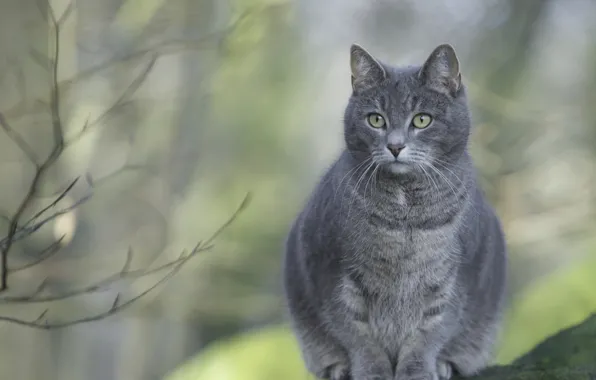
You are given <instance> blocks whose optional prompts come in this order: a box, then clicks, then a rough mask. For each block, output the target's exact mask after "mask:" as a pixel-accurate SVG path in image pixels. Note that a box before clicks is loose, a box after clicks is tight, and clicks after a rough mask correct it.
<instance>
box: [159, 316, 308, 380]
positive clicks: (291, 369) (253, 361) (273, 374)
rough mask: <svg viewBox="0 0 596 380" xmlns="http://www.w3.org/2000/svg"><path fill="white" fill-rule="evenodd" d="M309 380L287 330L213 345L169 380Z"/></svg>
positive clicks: (263, 331)
mask: <svg viewBox="0 0 596 380" xmlns="http://www.w3.org/2000/svg"><path fill="white" fill-rule="evenodd" d="M279 379H287V380H306V379H309V375H308V373H307V372H306V369H305V368H304V364H303V363H302V359H301V358H300V355H299V351H298V346H297V345H296V341H295V339H294V337H293V336H292V334H291V333H290V332H289V331H288V329H287V328H285V327H282V326H280V327H274V328H268V329H261V330H256V331H253V332H250V333H247V334H243V335H241V336H238V337H235V338H233V339H229V340H225V341H222V342H218V343H216V344H213V345H212V346H211V347H209V348H207V349H206V350H205V351H203V352H202V353H201V354H200V355H199V356H198V357H197V358H195V359H193V360H191V361H190V362H188V363H187V364H186V365H183V366H182V367H181V368H179V369H178V370H177V371H176V372H174V373H172V374H171V375H170V376H168V377H166V379H165V380H279Z"/></svg>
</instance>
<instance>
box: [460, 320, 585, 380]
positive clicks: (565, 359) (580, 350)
mask: <svg viewBox="0 0 596 380" xmlns="http://www.w3.org/2000/svg"><path fill="white" fill-rule="evenodd" d="M473 379H474V380H497V379H498V380H583V379H585V380H588V379H590V380H593V379H596V314H594V315H592V316H591V317H590V318H588V319H587V320H586V321H585V322H583V323H581V324H579V325H577V326H574V327H571V328H569V329H566V330H563V331H561V332H559V333H557V334H555V335H554V336H552V337H550V338H548V339H547V340H545V341H544V342H542V343H541V344H539V345H538V346H536V347H535V348H534V349H533V350H532V351H530V352H529V353H527V354H526V355H524V356H522V357H520V358H519V359H517V360H515V361H514V362H513V363H512V364H511V365H510V366H502V367H494V368H491V369H488V370H487V371H485V372H484V373H482V374H481V375H479V376H476V377H474V378H473ZM470 380H472V379H470Z"/></svg>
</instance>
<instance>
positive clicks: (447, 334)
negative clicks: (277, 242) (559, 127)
mask: <svg viewBox="0 0 596 380" xmlns="http://www.w3.org/2000/svg"><path fill="white" fill-rule="evenodd" d="M351 69H352V88H353V92H352V94H351V97H350V99H349V102H348V105H347V108H346V110H345V117H344V137H345V143H346V149H345V150H344V151H343V152H342V153H341V155H340V157H339V158H338V159H337V161H335V163H334V164H333V165H332V166H331V168H330V169H329V170H328V171H327V173H326V174H325V175H324V177H323V178H322V180H321V181H320V182H319V184H318V186H317V187H316V189H315V190H314V192H313V194H312V196H311V198H310V199H309V201H308V202H307V204H306V206H305V208H304V209H303V210H302V212H301V213H300V214H299V216H298V217H297V219H296V221H295V222H294V224H293V226H292V228H291V231H290V233H289V236H288V239H287V242H286V254H285V259H284V275H285V276H284V277H285V279H284V286H285V295H286V298H287V302H288V308H289V314H290V317H291V318H290V320H291V323H292V328H293V330H294V332H295V334H296V336H297V338H298V341H299V343H300V347H301V351H302V355H303V359H304V361H305V364H306V366H307V368H308V370H309V371H310V372H311V373H312V374H314V375H315V376H317V377H319V378H323V379H331V380H348V379H351V380H377V379H378V380H422V379H424V380H431V379H432V380H436V379H441V380H445V379H449V378H450V377H451V376H452V374H454V373H458V374H460V375H462V376H470V375H473V374H475V373H477V372H478V371H480V370H481V369H483V368H484V367H486V366H487V365H488V364H489V362H490V360H491V356H492V347H493V345H494V342H495V340H496V338H497V335H498V331H499V325H500V321H501V315H502V309H503V304H504V293H505V283H506V246H505V241H504V235H503V232H502V228H501V224H500V222H499V219H498V217H497V216H496V213H495V212H494V210H493V208H492V207H491V206H490V205H489V204H488V203H487V201H486V200H485V197H484V195H483V193H482V191H481V189H480V188H479V185H478V183H477V177H476V173H475V169H474V167H473V164H472V161H471V158H470V154H469V153H468V148H467V146H468V140H469V135H470V130H471V125H470V124H471V121H470V112H469V109H468V104H467V99H466V89H465V86H464V85H463V83H462V80H461V75H460V71H459V62H458V59H457V57H456V54H455V51H454V49H453V48H452V47H451V46H450V45H447V44H445V45H440V46H438V47H437V48H436V49H435V50H434V51H433V52H432V53H431V54H430V56H429V57H428V59H427V60H426V62H425V63H424V64H423V65H422V66H418V67H405V68H396V67H392V66H389V65H386V64H384V63H381V62H380V61H378V60H376V59H375V58H374V57H372V56H371V55H370V54H369V53H368V52H366V51H365V50H364V49H363V48H362V47H360V46H358V45H353V46H352V47H351Z"/></svg>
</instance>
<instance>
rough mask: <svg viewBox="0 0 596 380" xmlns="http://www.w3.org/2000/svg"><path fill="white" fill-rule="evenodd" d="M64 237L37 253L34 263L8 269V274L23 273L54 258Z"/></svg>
mask: <svg viewBox="0 0 596 380" xmlns="http://www.w3.org/2000/svg"><path fill="white" fill-rule="evenodd" d="M64 237H65V236H64V235H62V236H61V237H60V238H59V239H58V240H56V241H55V242H53V243H52V244H50V245H49V246H47V247H46V248H44V249H43V250H42V251H41V252H40V253H39V257H37V258H36V259H35V260H34V261H32V262H30V263H27V264H24V265H21V266H20V267H16V268H9V270H8V271H9V273H16V272H20V271H23V270H25V269H29V268H31V267H34V266H36V265H39V264H41V263H42V262H44V261H46V260H47V259H49V258H50V257H52V256H54V255H55V254H56V253H58V252H59V251H60V246H61V244H62V240H64Z"/></svg>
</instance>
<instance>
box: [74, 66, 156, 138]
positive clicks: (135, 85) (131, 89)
mask: <svg viewBox="0 0 596 380" xmlns="http://www.w3.org/2000/svg"><path fill="white" fill-rule="evenodd" d="M158 58H159V56H158V55H156V54H153V55H152V57H151V59H150V60H149V62H148V63H147V66H146V67H145V68H144V69H143V70H142V71H141V73H140V74H139V75H138V76H137V77H135V78H134V79H133V81H132V82H131V83H130V85H128V87H127V88H126V89H125V90H124V91H123V92H122V94H121V95H120V97H119V98H118V99H116V101H115V102H114V103H112V105H111V106H109V107H108V108H107V109H106V110H105V111H104V112H103V113H102V114H101V115H100V116H98V117H97V119H95V120H93V121H92V122H89V120H87V121H86V122H85V125H84V126H83V128H82V129H81V130H80V131H79V133H77V134H76V135H75V136H74V137H73V138H72V139H71V140H70V141H69V142H68V143H69V144H71V143H73V142H75V141H77V140H79V139H80V138H81V137H83V135H84V134H85V132H87V131H88V129H89V128H91V127H93V126H95V125H97V124H99V123H100V122H101V121H103V120H104V119H105V118H106V117H107V116H108V115H110V114H111V113H112V112H114V110H115V109H116V108H117V107H118V106H119V105H120V104H121V103H122V102H123V101H124V100H125V99H127V98H130V97H131V96H132V95H134V94H135V92H136V91H137V90H138V89H139V88H140V87H141V85H142V84H143V83H144V82H145V80H146V79H147V77H148V76H149V74H150V73H151V70H153V67H154V66H155V63H156V62H157V59H158Z"/></svg>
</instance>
